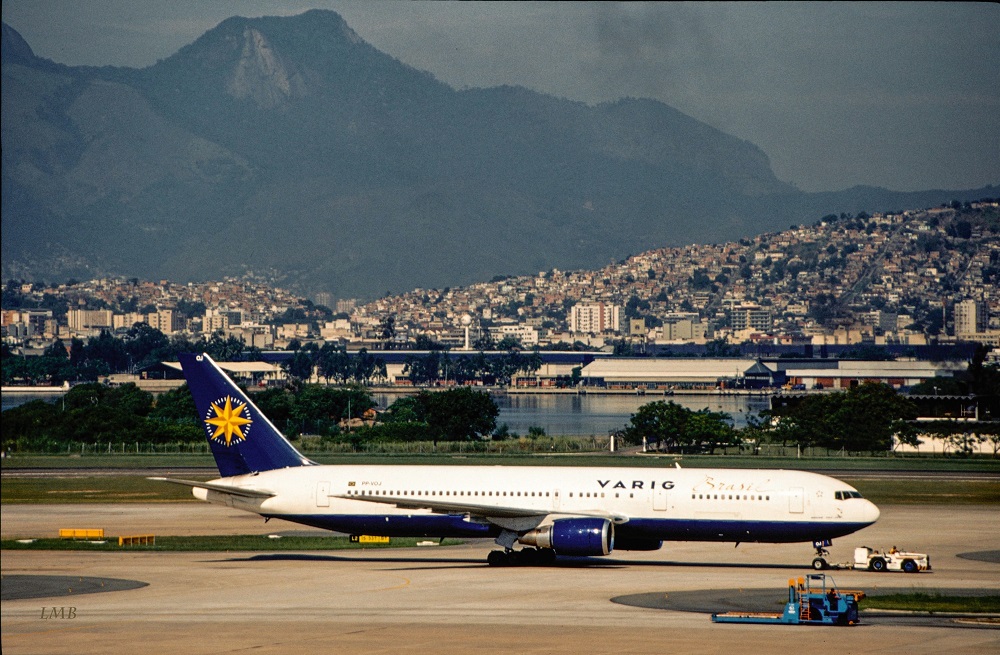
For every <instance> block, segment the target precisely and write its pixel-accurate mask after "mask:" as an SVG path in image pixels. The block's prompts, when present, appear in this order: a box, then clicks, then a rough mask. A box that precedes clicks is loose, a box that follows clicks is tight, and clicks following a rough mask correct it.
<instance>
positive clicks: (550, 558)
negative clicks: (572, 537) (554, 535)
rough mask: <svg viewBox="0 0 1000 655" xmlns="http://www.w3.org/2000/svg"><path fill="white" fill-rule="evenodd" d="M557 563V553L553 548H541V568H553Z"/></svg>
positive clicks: (539, 550) (539, 561)
mask: <svg viewBox="0 0 1000 655" xmlns="http://www.w3.org/2000/svg"><path fill="white" fill-rule="evenodd" d="M555 563H556V551H554V550H552V549H551V548H539V549H538V565H539V566H552V565H553V564H555Z"/></svg>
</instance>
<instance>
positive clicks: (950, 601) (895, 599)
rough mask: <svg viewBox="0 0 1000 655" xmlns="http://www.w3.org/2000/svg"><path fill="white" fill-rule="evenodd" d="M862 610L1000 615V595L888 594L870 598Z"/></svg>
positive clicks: (861, 606)
mask: <svg viewBox="0 0 1000 655" xmlns="http://www.w3.org/2000/svg"><path fill="white" fill-rule="evenodd" d="M860 608H861V609H862V610H901V611H907V612H953V613H965V612H968V613H970V614H985V613H990V614H995V613H1000V595H997V596H945V595H944V594H940V593H936V592H932V593H923V592H915V593H907V594H886V595H884V596H882V595H879V596H868V597H866V598H865V599H863V600H862V601H861V603H860Z"/></svg>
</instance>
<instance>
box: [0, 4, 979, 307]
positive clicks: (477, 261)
mask: <svg viewBox="0 0 1000 655" xmlns="http://www.w3.org/2000/svg"><path fill="white" fill-rule="evenodd" d="M2 73H3V81H2V82H3V89H4V92H3V94H2V103H3V105H2V110H3V111H2V125H0V129H2V155H3V168H2V177H3V180H2V184H3V186H2V231H3V239H2V275H3V278H4V279H5V280H6V279H11V278H21V279H28V280H53V279H65V278H68V277H85V278H92V277H100V276H105V275H124V276H137V277H142V278H146V279H160V278H169V279H172V280H178V281H184V280H204V279H213V278H214V279H217V278H220V277H223V276H228V275H245V274H248V273H252V274H256V275H261V276H266V277H268V278H270V279H271V280H273V281H277V282H279V283H282V284H285V285H288V286H292V287H294V288H298V289H300V290H302V291H307V292H309V291H311V292H316V291H328V292H331V293H333V294H334V295H335V296H336V297H362V298H366V297H367V298H371V297H375V296H378V295H381V294H383V293H386V292H393V293H396V292H400V291H406V290H409V289H412V288H414V287H426V288H434V287H437V288H440V287H443V286H451V285H461V284H467V283H470V282H473V281H476V280H485V279H489V278H492V277H494V276H497V275H507V274H524V273H530V272H537V271H541V270H548V269H551V268H562V269H575V268H587V267H594V266H600V265H603V264H606V263H607V262H608V261H609V260H617V259H621V258H623V257H625V256H627V255H628V254H632V253H636V252H639V251H642V250H646V249H650V248H656V247H662V246H667V245H680V244H685V243H709V242H720V241H730V240H736V239H739V238H741V237H745V236H750V235H754V234H759V233H762V232H770V231H777V230H780V229H784V228H786V227H788V225H789V224H796V223H801V222H805V221H812V220H815V219H816V218H818V217H819V216H821V215H824V214H827V213H831V212H832V213H840V212H856V211H860V210H865V211H869V212H871V211H878V210H888V209H899V208H904V207H924V206H932V205H935V204H938V203H941V202H946V201H950V200H961V201H965V200H974V199H977V198H981V197H984V196H993V195H996V191H995V190H994V187H986V188H985V189H972V190H935V191H926V192H913V193H900V192H892V191H888V190H885V189H880V188H872V187H856V188H853V189H848V190H844V191H841V192H835V193H803V192H800V191H798V190H797V189H795V188H794V187H793V186H791V185H789V184H787V183H784V182H782V181H781V180H779V179H777V177H776V176H775V175H774V173H773V171H772V170H771V166H770V162H769V160H768V158H767V155H766V154H765V153H764V152H763V151H761V149H760V148H758V147H756V146H755V145H753V144H752V143H749V142H747V141H743V140H741V139H738V138H735V137H733V136H731V135H728V134H726V133H724V132H721V131H719V130H717V129H715V128H713V127H711V126H709V125H707V124H705V123H702V122H700V121H698V120H696V119H694V118H692V117H690V116H687V115H685V114H683V113H681V112H679V111H677V110H676V109H673V108H672V107H670V106H668V105H666V104H663V103H661V102H658V101H654V100H646V99H638V98H627V99H621V100H619V101H617V102H611V103H605V104H598V105H587V104H584V103H580V102H574V101H571V100H567V99H562V98H556V97H552V96H549V95H545V94H542V93H537V92H534V91H530V90H527V89H524V88H520V87H507V86H505V87H497V88H487V89H465V90H456V89H454V88H452V87H450V86H448V85H446V84H444V83H442V82H440V81H438V80H436V79H435V78H434V77H433V76H432V75H431V74H429V73H426V72H423V71H419V70H416V69H414V68H412V67H410V66H407V65H406V64H404V63H402V62H400V61H398V60H396V59H394V58H393V57H391V56H389V55H387V54H385V53H383V52H380V51H379V50H377V49H376V48H374V47H373V46H371V45H370V44H368V43H366V42H365V41H364V40H363V39H362V38H360V37H359V36H358V35H357V34H356V33H355V32H354V31H353V30H352V29H351V28H350V27H349V26H348V25H347V23H346V22H345V21H344V20H343V19H342V18H341V17H340V15H338V14H336V13H334V12H331V11H321V10H313V11H308V12H306V13H304V14H300V15H298V16H292V17H263V18H239V17H235V18H230V19H227V20H225V21H223V22H222V23H220V24H219V25H218V26H217V27H215V28H214V29H212V30H209V31H208V32H206V33H205V34H204V35H202V36H201V37H200V38H199V39H197V40H196V41H194V42H193V43H191V44H190V45H187V46H185V47H184V48H182V49H180V50H179V51H178V52H176V53H175V54H174V55H172V56H170V57H168V58H166V59H163V60H161V61H159V62H157V63H156V64H154V65H152V66H149V67H147V68H143V69H133V68H118V67H83V66H78V67H70V66H65V65H61V64H57V63H54V62H52V61H50V60H47V59H42V58H39V57H37V56H36V55H35V54H34V53H33V52H32V50H31V47H30V46H29V44H28V43H27V42H25V40H24V39H23V38H22V37H21V36H20V35H19V34H18V33H17V32H16V31H15V30H14V29H12V28H11V27H9V26H8V25H6V24H4V25H3V36H2Z"/></svg>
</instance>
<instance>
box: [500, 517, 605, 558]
mask: <svg viewBox="0 0 1000 655" xmlns="http://www.w3.org/2000/svg"><path fill="white" fill-rule="evenodd" d="M518 541H519V542H521V543H522V544H525V545H528V546H535V547H537V548H551V549H553V550H554V551H556V552H557V553H558V554H560V555H607V554H608V553H610V552H611V551H612V550H614V547H615V526H614V524H613V523H611V521H609V520H607V519H559V520H557V521H553V522H552V524H551V525H543V526H541V527H538V528H535V529H534V530H531V531H530V532H526V533H525V534H523V535H521V537H520V538H519V539H518Z"/></svg>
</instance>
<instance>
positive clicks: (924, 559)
mask: <svg viewBox="0 0 1000 655" xmlns="http://www.w3.org/2000/svg"><path fill="white" fill-rule="evenodd" d="M813 568H814V569H816V570H817V571H821V570H823V569H828V568H831V569H868V570H869V571H875V572H876V573H881V572H883V571H903V572H904V573H917V572H919V571H930V570H931V558H930V557H929V556H928V555H927V554H926V553H914V552H910V551H906V550H899V549H897V548H896V547H895V546H893V547H892V548H890V549H889V550H884V551H883V550H876V549H874V548H869V547H867V546H860V547H858V548H855V549H854V560H853V561H851V562H846V563H844V564H829V563H827V561H826V559H824V558H823V557H817V558H816V559H814V560H813Z"/></svg>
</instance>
